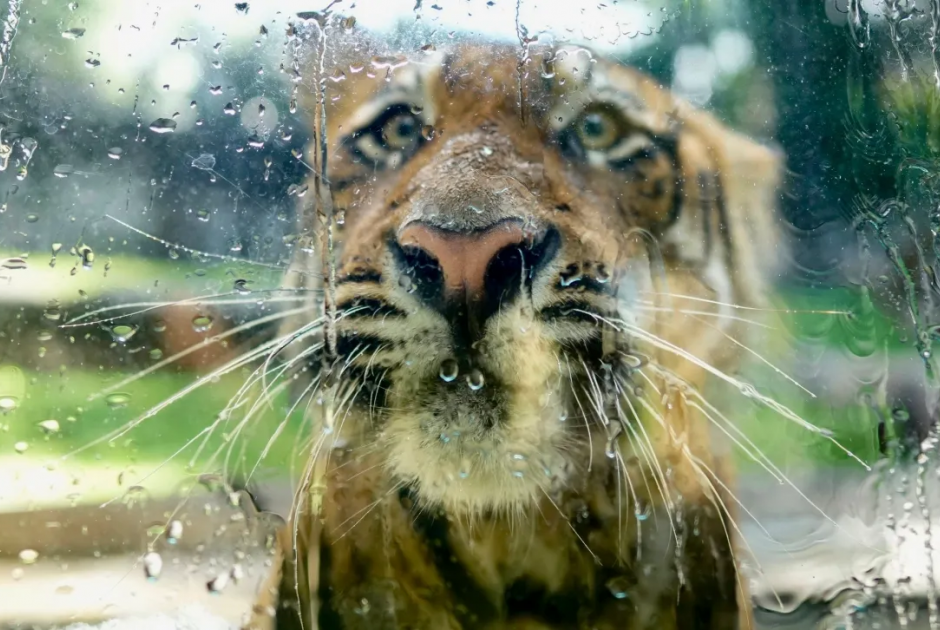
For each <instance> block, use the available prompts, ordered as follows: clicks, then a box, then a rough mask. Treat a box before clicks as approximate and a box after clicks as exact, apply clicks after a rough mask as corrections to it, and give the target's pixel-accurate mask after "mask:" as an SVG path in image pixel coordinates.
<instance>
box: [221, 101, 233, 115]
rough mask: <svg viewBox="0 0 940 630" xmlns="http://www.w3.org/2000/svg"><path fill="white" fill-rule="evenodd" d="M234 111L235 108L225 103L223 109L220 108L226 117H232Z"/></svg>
mask: <svg viewBox="0 0 940 630" xmlns="http://www.w3.org/2000/svg"><path fill="white" fill-rule="evenodd" d="M235 111H236V110H235V106H234V105H233V104H231V103H226V104H225V107H223V108H222V113H223V114H225V115H226V116H234V115H235Z"/></svg>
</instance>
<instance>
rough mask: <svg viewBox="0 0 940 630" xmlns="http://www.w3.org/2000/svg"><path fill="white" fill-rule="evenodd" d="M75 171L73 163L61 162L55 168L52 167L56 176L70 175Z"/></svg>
mask: <svg viewBox="0 0 940 630" xmlns="http://www.w3.org/2000/svg"><path fill="white" fill-rule="evenodd" d="M74 171H75V167H73V166H72V165H71V164H59V165H58V166H56V167H55V168H54V169H52V174H53V175H55V176H56V177H68V176H69V175H71V174H72V173H73V172H74Z"/></svg>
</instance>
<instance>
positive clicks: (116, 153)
mask: <svg viewBox="0 0 940 630" xmlns="http://www.w3.org/2000/svg"><path fill="white" fill-rule="evenodd" d="M122 155H124V149H122V148H121V147H111V148H110V149H108V157H109V158H111V159H112V160H120V159H121V156H122Z"/></svg>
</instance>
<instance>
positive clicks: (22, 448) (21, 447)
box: [13, 442, 29, 455]
mask: <svg viewBox="0 0 940 630" xmlns="http://www.w3.org/2000/svg"><path fill="white" fill-rule="evenodd" d="M13 450H14V451H16V452H17V453H19V454H20V455H22V454H23V453H25V452H26V451H28V450H29V444H28V443H26V442H17V443H15V444H14V445H13Z"/></svg>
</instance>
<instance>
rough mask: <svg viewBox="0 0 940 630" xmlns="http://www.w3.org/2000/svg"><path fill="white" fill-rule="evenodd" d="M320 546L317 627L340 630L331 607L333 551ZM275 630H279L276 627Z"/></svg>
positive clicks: (340, 626)
mask: <svg viewBox="0 0 940 630" xmlns="http://www.w3.org/2000/svg"><path fill="white" fill-rule="evenodd" d="M317 544H318V545H319V546H320V575H319V580H317V582H319V583H318V584H317V598H318V599H319V600H320V606H319V608H320V611H319V614H318V615H317V627H319V628H330V629H331V630H342V628H343V621H342V619H341V618H340V616H339V612H338V611H337V610H336V609H335V608H334V607H333V588H332V585H331V579H330V578H331V576H330V565H331V564H332V561H333V550H332V549H331V548H330V545H329V544H321V543H320V541H317ZM276 630H281V628H280V627H278V628H277V629H276Z"/></svg>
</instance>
